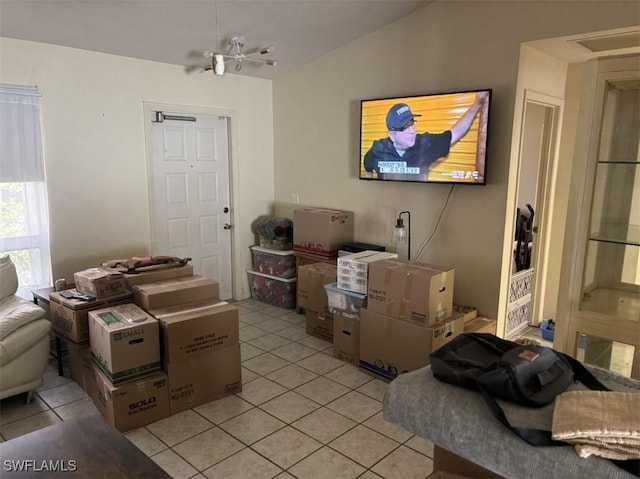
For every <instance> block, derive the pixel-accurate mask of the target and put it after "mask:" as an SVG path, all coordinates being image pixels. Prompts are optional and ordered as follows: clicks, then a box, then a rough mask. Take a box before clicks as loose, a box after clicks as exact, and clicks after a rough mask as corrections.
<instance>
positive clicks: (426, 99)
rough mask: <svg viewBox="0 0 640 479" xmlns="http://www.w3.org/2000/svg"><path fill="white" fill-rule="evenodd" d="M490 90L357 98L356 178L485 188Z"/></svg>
mask: <svg viewBox="0 0 640 479" xmlns="http://www.w3.org/2000/svg"><path fill="white" fill-rule="evenodd" d="M491 92H492V90H491V89H488V90H473V91H464V92H454V93H438V94H426V95H418V96H406V97H395V98H378V99H372V100H362V101H361V103H360V179H361V180H374V181H407V182H419V183H462V184H474V185H484V184H486V159H487V136H488V129H489V111H490V105H491Z"/></svg>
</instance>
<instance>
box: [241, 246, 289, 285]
mask: <svg viewBox="0 0 640 479" xmlns="http://www.w3.org/2000/svg"><path fill="white" fill-rule="evenodd" d="M251 252H252V254H253V270H254V271H257V272H258V273H264V274H269V275H271V276H277V277H278V278H293V277H294V276H295V275H296V257H295V256H294V255H293V250H290V251H276V250H273V249H267V248H261V247H260V246H252V247H251Z"/></svg>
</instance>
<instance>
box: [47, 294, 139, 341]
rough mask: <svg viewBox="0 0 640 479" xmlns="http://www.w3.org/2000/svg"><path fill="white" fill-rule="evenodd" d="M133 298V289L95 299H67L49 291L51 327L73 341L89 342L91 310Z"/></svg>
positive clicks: (129, 300) (122, 302)
mask: <svg viewBox="0 0 640 479" xmlns="http://www.w3.org/2000/svg"><path fill="white" fill-rule="evenodd" d="M69 291H70V292H74V291H76V290H75V289H71V290H69ZM132 298H133V293H132V292H131V291H127V292H124V293H121V294H118V295H115V296H110V297H108V298H103V299H98V300H95V301H80V300H78V299H67V298H64V297H62V296H61V295H60V293H49V311H50V316H49V317H50V318H51V327H52V329H53V330H54V331H55V332H56V333H57V334H58V335H60V336H62V337H64V338H67V339H70V340H71V341H74V342H76V343H84V342H87V341H89V311H94V310H96V309H103V308H107V307H109V306H116V305H118V304H125V303H130V302H131V300H132Z"/></svg>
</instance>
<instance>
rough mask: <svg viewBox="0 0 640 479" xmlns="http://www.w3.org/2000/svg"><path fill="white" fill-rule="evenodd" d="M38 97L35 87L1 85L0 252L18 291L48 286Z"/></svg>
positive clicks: (49, 263)
mask: <svg viewBox="0 0 640 479" xmlns="http://www.w3.org/2000/svg"><path fill="white" fill-rule="evenodd" d="M39 97H40V93H39V92H38V89H37V88H36V87H22V86H14V85H2V84H0V252H2V253H9V255H10V256H11V259H12V260H13V262H14V263H15V265H16V270H17V272H18V279H19V282H20V288H21V290H28V289H34V288H43V287H47V286H50V285H51V260H50V256H49V214H48V205H47V190H46V182H45V171H44V160H43V154H42V135H41V132H40V108H39V102H38V99H39Z"/></svg>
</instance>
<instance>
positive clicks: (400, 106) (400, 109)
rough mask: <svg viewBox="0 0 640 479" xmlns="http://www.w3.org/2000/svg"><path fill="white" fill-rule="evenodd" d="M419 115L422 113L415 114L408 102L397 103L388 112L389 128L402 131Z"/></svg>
mask: <svg viewBox="0 0 640 479" xmlns="http://www.w3.org/2000/svg"><path fill="white" fill-rule="evenodd" d="M417 116H422V115H415V114H413V113H412V112H411V109H410V108H409V105H407V104H406V103H396V104H395V105H393V106H392V107H391V108H390V109H389V111H388V113H387V129H388V130H397V131H398V130H399V131H401V130H403V129H404V127H405V126H406V125H407V124H408V123H409V122H410V121H411V120H413V119H414V118H415V117H417Z"/></svg>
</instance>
